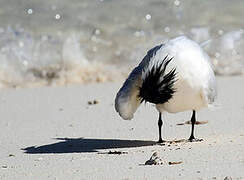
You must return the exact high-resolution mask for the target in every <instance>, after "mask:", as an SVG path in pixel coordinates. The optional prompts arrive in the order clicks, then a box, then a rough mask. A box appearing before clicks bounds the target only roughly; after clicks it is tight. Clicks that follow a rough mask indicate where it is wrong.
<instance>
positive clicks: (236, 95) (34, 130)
mask: <svg viewBox="0 0 244 180" xmlns="http://www.w3.org/2000/svg"><path fill="white" fill-rule="evenodd" d="M217 80H218V89H219V98H218V103H219V104H221V106H220V107H219V108H216V109H214V110H203V111H201V112H199V113H198V114H197V118H198V120H199V121H208V123H207V124H202V125H197V126H196V136H197V137H199V138H203V139H204V141H202V142H195V143H190V142H179V143H174V142H173V143H170V142H167V143H165V144H164V145H156V144H155V143H154V141H156V140H157V138H158V129H157V118H158V113H157V111H156V110H155V108H154V107H153V106H152V105H150V104H147V105H142V106H141V107H140V109H139V110H138V111H137V112H136V114H135V117H134V119H133V120H132V121H124V120H122V119H121V118H120V117H119V115H118V114H117V113H116V112H115V110H114V97H115V94H116V92H117V90H118V89H119V87H120V86H121V83H106V84H92V85H84V86H83V85H80V86H69V87H56V88H50V87H44V88H35V89H17V90H14V89H12V90H1V96H0V114H1V120H0V179H1V180H2V179H4V180H5V179H8V180H13V179H18V180H24V179H35V180H36V179H41V180H44V179H63V180H69V179H224V178H225V177H229V178H230V177H231V178H232V179H244V125H243V122H244V95H243V92H244V78H243V77H219V78H217ZM93 100H98V102H97V103H95V104H93ZM88 101H91V102H90V103H88ZM190 116H191V112H185V113H178V114H167V115H166V117H165V120H164V129H163V137H164V138H165V139H166V140H169V141H170V140H171V141H172V140H180V139H187V138H188V137H189V135H190V129H191V126H190V125H189V124H186V125H177V124H178V123H184V122H185V121H187V120H189V119H190ZM111 152H115V154H113V153H111ZM119 152H122V154H118V153H119ZM154 152H157V153H158V156H159V158H160V159H161V160H162V165H144V163H145V162H146V161H147V160H149V159H150V157H151V156H152V154H153V153H154ZM116 153H117V154H116ZM169 162H171V163H172V165H169Z"/></svg>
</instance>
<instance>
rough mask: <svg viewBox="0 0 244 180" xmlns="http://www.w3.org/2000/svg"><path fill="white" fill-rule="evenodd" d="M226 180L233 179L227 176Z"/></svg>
mask: <svg viewBox="0 0 244 180" xmlns="http://www.w3.org/2000/svg"><path fill="white" fill-rule="evenodd" d="M224 180H232V178H231V177H228V176H226V177H225V178H224Z"/></svg>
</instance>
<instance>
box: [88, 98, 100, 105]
mask: <svg viewBox="0 0 244 180" xmlns="http://www.w3.org/2000/svg"><path fill="white" fill-rule="evenodd" d="M98 103H99V101H98V100H96V99H94V100H93V101H88V102H87V104H88V105H95V104H98Z"/></svg>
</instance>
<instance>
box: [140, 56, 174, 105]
mask: <svg viewBox="0 0 244 180" xmlns="http://www.w3.org/2000/svg"><path fill="white" fill-rule="evenodd" d="M172 59H173V57H172V58H170V59H169V58H168V56H166V57H165V58H164V59H163V61H161V62H160V63H156V64H154V65H153V67H152V68H151V69H150V71H148V72H146V74H145V77H144V79H142V86H141V87H140V90H139V98H141V102H143V101H146V102H150V103H154V104H163V103H165V102H167V101H169V99H171V98H172V97H173V94H174V93H175V89H174V88H173V85H174V83H175V81H176V77H175V76H176V69H175V68H173V69H172V70H171V71H169V72H168V73H167V74H165V70H166V67H167V65H168V64H169V63H170V61H171V60H172ZM147 68H148V67H147ZM143 71H144V73H145V69H144V70H143Z"/></svg>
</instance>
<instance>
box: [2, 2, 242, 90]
mask: <svg viewBox="0 0 244 180" xmlns="http://www.w3.org/2000/svg"><path fill="white" fill-rule="evenodd" d="M243 17H244V1H243V0H235V1H230V0H215V1H212V0H184V1H183V0H134V1H131V0H82V1H81V0H69V1H67V0H52V1H50V0H32V1H30V0H18V1H17V0H0V88H6V87H34V86H43V85H66V84H71V83H91V82H104V81H117V80H119V79H122V78H124V77H126V76H127V74H128V72H129V71H130V70H131V69H132V68H133V67H134V66H135V65H136V64H138V63H139V62H140V61H141V59H142V58H143V57H144V55H145V54H146V52H147V51H148V50H149V49H150V48H152V47H154V46H155V45H158V44H161V43H163V42H164V41H165V40H167V39H169V38H173V37H176V36H179V35H186V36H188V37H189V38H191V39H193V40H195V41H197V42H198V43H199V44H201V45H202V47H203V48H204V49H205V51H206V52H207V53H208V54H209V55H210V57H211V59H212V62H213V64H214V68H215V72H216V74H217V75H243V74H244V21H243Z"/></svg>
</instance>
